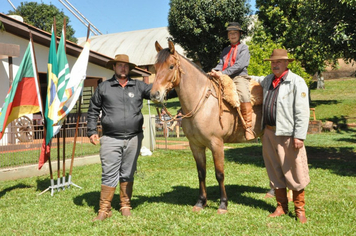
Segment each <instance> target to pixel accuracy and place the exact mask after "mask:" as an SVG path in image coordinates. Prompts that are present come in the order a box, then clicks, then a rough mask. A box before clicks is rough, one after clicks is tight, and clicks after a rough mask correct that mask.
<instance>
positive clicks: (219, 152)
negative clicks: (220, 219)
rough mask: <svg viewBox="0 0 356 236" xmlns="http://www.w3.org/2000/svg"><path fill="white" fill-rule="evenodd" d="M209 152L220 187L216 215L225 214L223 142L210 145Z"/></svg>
mask: <svg viewBox="0 0 356 236" xmlns="http://www.w3.org/2000/svg"><path fill="white" fill-rule="evenodd" d="M211 152H212V154H213V159H214V165H215V177H216V180H217V181H218V183H219V187H220V206H219V209H218V214H225V213H227V194H226V190H225V184H224V180H225V174H224V142H223V141H221V140H218V141H215V142H213V143H212V146H211Z"/></svg>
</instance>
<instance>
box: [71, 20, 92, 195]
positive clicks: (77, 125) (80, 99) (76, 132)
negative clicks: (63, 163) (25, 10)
mask: <svg viewBox="0 0 356 236" xmlns="http://www.w3.org/2000/svg"><path fill="white" fill-rule="evenodd" d="M89 34H90V24H89V25H88V31H87V39H86V41H88V39H89ZM82 92H83V91H82ZM78 102H79V105H78V110H77V123H76V126H75V134H74V144H73V151H72V160H71V163H70V170H69V180H68V183H69V186H68V187H70V184H73V185H74V186H76V187H78V188H81V187H79V186H78V185H76V184H74V183H72V182H71V180H72V171H73V163H74V155H75V148H76V144H77V136H78V128H79V120H80V116H81V104H82V93H81V94H80V96H79V99H78Z"/></svg>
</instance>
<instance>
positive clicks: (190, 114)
mask: <svg viewBox="0 0 356 236" xmlns="http://www.w3.org/2000/svg"><path fill="white" fill-rule="evenodd" d="M172 56H173V58H174V59H176V69H175V71H174V73H173V76H172V79H171V81H170V82H171V88H173V87H174V85H175V84H179V82H180V80H181V74H185V73H184V71H183V69H182V67H181V65H180V60H179V58H178V54H174V55H172ZM177 81H178V83H177ZM209 84H211V85H212V86H213V87H214V90H215V92H216V95H214V94H213V92H212V90H211V88H209ZM171 88H170V89H171ZM220 88H222V85H221V80H217V79H216V78H214V77H212V76H210V75H209V76H208V80H207V83H206V85H205V88H204V90H203V91H205V90H206V92H205V93H203V95H202V96H201V97H200V99H199V102H198V103H197V105H196V106H195V108H194V109H192V110H191V111H189V112H188V113H187V114H183V115H182V116H180V117H179V119H184V118H191V117H193V116H194V115H195V114H196V113H197V112H198V111H199V110H200V108H201V107H202V106H203V104H204V103H205V102H206V100H208V98H209V97H210V96H213V97H215V98H216V99H217V100H218V105H219V122H220V125H221V127H222V128H224V127H223V124H222V121H221V116H222V113H223V109H222V95H221V89H220ZM162 106H163V109H164V110H165V111H166V113H167V114H168V116H169V117H170V118H171V119H170V120H167V121H166V122H171V121H177V120H178V119H177V115H175V116H174V117H173V116H172V115H171V113H169V111H168V110H167V107H166V106H165V105H164V104H162ZM159 117H160V120H161V115H160V114H159Z"/></svg>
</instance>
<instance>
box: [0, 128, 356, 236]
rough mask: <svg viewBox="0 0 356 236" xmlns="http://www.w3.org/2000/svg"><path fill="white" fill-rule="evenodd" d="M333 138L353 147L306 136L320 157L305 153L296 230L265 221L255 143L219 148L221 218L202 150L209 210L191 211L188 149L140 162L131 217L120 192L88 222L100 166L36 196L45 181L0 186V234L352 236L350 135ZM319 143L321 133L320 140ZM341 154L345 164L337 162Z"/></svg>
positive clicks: (285, 222)
mask: <svg viewBox="0 0 356 236" xmlns="http://www.w3.org/2000/svg"><path fill="white" fill-rule="evenodd" d="M355 131H356V130H350V132H344V131H342V132H340V133H335V135H336V136H338V137H339V138H350V139H352V142H345V143H344V144H334V145H332V144H330V145H328V146H327V147H323V146H322V145H321V144H320V142H319V140H317V139H314V138H311V139H310V140H309V141H308V143H307V147H308V148H307V151H308V152H310V151H313V149H314V148H320V149H322V152H323V154H325V157H326V158H322V159H320V156H314V155H313V154H309V167H310V177H311V183H310V184H309V185H308V186H307V188H306V215H307V217H308V223H307V224H305V225H301V224H299V223H298V222H296V220H295V219H294V212H293V204H292V203H290V205H289V207H290V214H289V215H286V216H282V217H278V218H267V217H266V216H267V215H268V214H269V213H270V212H272V211H273V210H274V208H275V199H264V195H265V193H266V192H267V191H268V189H269V186H268V177H267V174H266V170H265V168H264V164H263V159H262V155H261V153H262V151H261V144H260V143H247V144H229V145H228V146H229V148H227V149H226V150H225V154H226V160H225V185H226V191H227V194H228V198H229V206H228V210H229V211H228V213H227V214H226V215H218V214H217V209H218V206H219V189H218V184H217V181H216V179H215V174H214V166H213V161H212V156H211V153H210V152H207V181H206V182H207V192H208V199H209V200H208V206H207V207H206V208H205V209H204V210H203V211H202V212H200V213H194V212H192V206H193V205H194V204H195V202H196V200H197V197H198V177H197V171H196V167H195V162H194V159H193V157H192V155H191V152H190V151H165V150H156V151H155V152H154V153H153V155H152V156H146V157H140V158H139V161H138V170H137V173H136V175H135V184H134V193H133V199H132V205H133V210H132V213H133V217H131V218H123V217H122V216H121V215H120V212H119V191H118V190H117V191H116V194H115V196H114V200H113V216H112V217H111V218H109V219H107V220H105V221H104V222H96V223H92V222H91V220H92V218H94V217H95V216H96V212H97V210H98V205H99V196H100V175H101V167H100V165H99V164H94V165H87V166H82V167H74V170H73V182H74V183H76V184H78V185H79V186H81V187H83V189H79V188H76V187H73V186H72V187H71V188H70V189H66V190H65V191H60V192H55V193H54V195H53V196H51V195H50V193H49V192H46V193H44V194H42V195H40V196H38V194H39V193H40V192H42V191H43V190H45V189H46V188H47V187H48V185H49V178H48V176H41V177H33V178H27V179H21V180H16V181H3V182H0V199H1V201H0V209H1V214H0V228H1V233H0V235H354V234H355V233H354V232H356V227H355V224H354V220H355V215H356V206H355V197H356V190H355V189H356V158H355V153H356V152H355V146H356V145H355V136H354V135H353V134H352V133H351V132H355ZM321 136H322V137H324V138H325V139H327V140H328V139H329V138H328V135H326V134H321ZM343 148H353V150H354V151H353V153H349V154H350V155H351V156H346V154H345V153H344V154H341V155H340V157H341V158H327V157H328V156H330V157H332V156H334V154H335V152H334V150H335V149H339V150H342V149H343ZM344 156H345V158H343V157H344Z"/></svg>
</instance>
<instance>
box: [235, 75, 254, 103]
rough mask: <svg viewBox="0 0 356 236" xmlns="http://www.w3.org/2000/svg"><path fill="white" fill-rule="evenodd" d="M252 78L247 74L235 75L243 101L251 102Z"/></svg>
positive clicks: (237, 88) (236, 84)
mask: <svg viewBox="0 0 356 236" xmlns="http://www.w3.org/2000/svg"><path fill="white" fill-rule="evenodd" d="M250 80H251V78H250V77H249V76H247V75H242V76H235V77H234V78H233V79H232V81H234V84H235V86H236V90H237V94H238V95H239V98H240V101H241V102H251V93H250Z"/></svg>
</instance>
